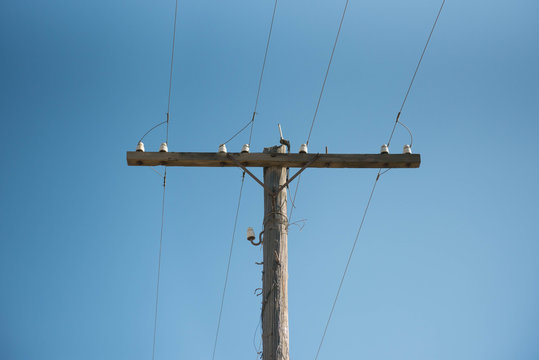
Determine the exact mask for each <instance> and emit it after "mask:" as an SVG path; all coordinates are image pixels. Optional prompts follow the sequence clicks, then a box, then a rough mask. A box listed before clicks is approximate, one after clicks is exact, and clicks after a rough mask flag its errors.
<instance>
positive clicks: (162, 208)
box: [152, 168, 167, 360]
mask: <svg viewBox="0 0 539 360" xmlns="http://www.w3.org/2000/svg"><path fill="white" fill-rule="evenodd" d="M166 189H167V168H165V175H164V176H163V201H162V205H161V235H160V236H159V261H158V262H157V286H156V290H155V316H154V320H153V346H152V360H153V359H155V335H156V333H157V308H158V306H159V282H160V279H161V253H162V250H163V227H164V224H165V193H166Z"/></svg>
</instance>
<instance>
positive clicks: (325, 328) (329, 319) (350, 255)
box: [315, 0, 445, 360]
mask: <svg viewBox="0 0 539 360" xmlns="http://www.w3.org/2000/svg"><path fill="white" fill-rule="evenodd" d="M444 4H445V0H443V1H442V5H441V6H440V10H439V11H438V14H437V16H436V20H435V21H434V24H433V26H432V29H431V31H430V34H429V37H428V39H427V42H426V44H425V47H424V48H423V52H422V53H421V57H420V58H419V61H418V63H417V66H416V68H415V71H414V75H413V77H412V81H411V82H410V85H409V86H408V90H407V91H406V95H405V97H404V100H403V102H402V105H401V107H400V110H399V113H398V115H397V120H396V121H395V124H394V125H393V130H392V132H391V136H390V137H389V141H388V142H387V144H388V146H389V143H390V142H391V138H392V137H393V133H394V131H395V127H396V126H397V124H398V123H399V117H400V114H401V111H402V109H403V108H404V104H405V103H406V99H407V98H408V94H409V93H410V89H411V87H412V85H413V83H414V79H415V76H416V75H417V71H418V69H419V66H420V65H421V61H422V60H423V56H424V55H425V51H426V50H427V46H428V44H429V41H430V38H431V36H432V33H433V32H434V28H435V27H436V24H437V22H438V18H439V17H440V13H441V12H442V9H443V6H444ZM401 125H403V126H404V127H405V128H406V129H407V130H408V131H409V132H410V130H409V129H408V127H406V126H405V125H404V124H402V123H401ZM410 136H412V133H411V132H410ZM387 171H389V169H387V170H385V171H384V172H382V169H381V168H380V169H379V170H378V174H377V175H376V179H375V181H374V184H373V186H372V189H371V193H370V195H369V200H368V201H367V205H366V206H365V210H364V211H363V217H362V218H361V223H360V224H359V228H358V230H357V233H356V237H355V239H354V244H353V246H352V249H351V250H350V253H349V255H348V260H347V262H346V266H345V268H344V272H343V274H342V277H341V280H340V282H339V287H338V289H337V294H336V295H335V299H334V300H333V304H332V306H331V311H330V313H329V316H328V320H327V322H326V326H325V327H324V333H323V334H322V338H321V340H320V344H319V345H318V350H317V352H316V356H315V360H317V359H318V355H319V354H320V349H321V348H322V344H323V343H324V339H325V337H326V332H327V329H328V326H329V323H330V322H331V318H332V316H333V311H334V310H335V305H336V304H337V300H338V299H339V295H340V293H341V289H342V285H343V282H344V279H345V277H346V274H347V272H348V268H349V266H350V261H351V260H352V256H353V254H354V250H355V248H356V245H357V242H358V240H359V235H360V233H361V230H362V229H363V224H364V223H365V218H366V216H367V212H368V210H369V206H370V204H371V200H372V198H373V195H374V190H375V189H376V184H377V183H378V180H380V176H381V175H382V174H385V173H386V172H387Z"/></svg>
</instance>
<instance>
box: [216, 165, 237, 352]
mask: <svg viewBox="0 0 539 360" xmlns="http://www.w3.org/2000/svg"><path fill="white" fill-rule="evenodd" d="M244 182H245V172H244V173H243V176H242V178H241V187H240V195H239V198H238V206H237V208H236V217H235V219H234V229H233V230H232V240H231V241H230V252H229V254H228V263H227V265H226V275H225V285H224V287H223V295H222V296H221V307H220V309H219V319H218V320H217V330H216V332H215V341H214V343H213V354H212V356H211V358H212V359H214V358H215V350H216V349H217V339H218V337H219V329H220V327H221V315H222V314H223V305H224V303H225V294H226V286H227V284H228V273H229V271H230V262H231V260H232V250H233V249H234V238H235V237H236V226H237V224H238V215H239V213H240V204H241V194H242V193H243V184H244Z"/></svg>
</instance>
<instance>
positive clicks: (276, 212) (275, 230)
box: [262, 146, 290, 360]
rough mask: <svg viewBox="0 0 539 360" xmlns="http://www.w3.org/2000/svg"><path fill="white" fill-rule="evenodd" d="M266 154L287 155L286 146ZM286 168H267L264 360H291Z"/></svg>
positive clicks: (268, 150)
mask: <svg viewBox="0 0 539 360" xmlns="http://www.w3.org/2000/svg"><path fill="white" fill-rule="evenodd" d="M264 152H265V153H286V148H285V147H284V146H274V147H271V148H265V149H264ZM285 182H286V168H285V167H274V166H272V167H265V168H264V184H265V185H266V188H267V189H264V238H263V240H264V243H263V246H264V274H263V281H262V288H263V291H262V294H263V300H262V345H263V347H262V351H263V353H262V359H263V360H289V359H290V354H289V348H288V343H289V336H288V218H287V207H286V196H287V194H286V189H283V190H282V191H281V192H279V193H278V194H277V195H275V196H274V195H273V194H272V193H270V192H269V191H268V189H271V191H274V192H275V191H276V190H277V189H278V188H279V186H280V185H282V184H284V183H285Z"/></svg>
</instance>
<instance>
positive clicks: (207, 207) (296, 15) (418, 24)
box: [0, 0, 539, 360]
mask: <svg viewBox="0 0 539 360" xmlns="http://www.w3.org/2000/svg"><path fill="white" fill-rule="evenodd" d="M439 5H440V1H426V0H412V1H407V2H402V1H396V0H383V1H355V0H351V2H350V5H349V9H348V13H347V15H346V18H345V21H344V25H343V29H342V34H341V38H340V40H339V44H338V46H337V50H336V53H335V58H334V62H333V67H332V69H331V72H330V74H329V78H328V82H327V86H326V91H325V94H324V97H323V99H322V102H321V105H320V111H319V114H318V120H317V123H316V125H315V128H314V131H313V135H312V139H311V143H310V151H311V152H320V151H323V149H324V147H325V146H328V147H329V151H330V152H334V153H374V152H377V151H378V150H379V147H380V145H381V144H382V143H383V142H385V141H386V140H387V138H388V136H389V132H390V130H391V126H392V123H393V121H394V118H395V115H396V113H397V111H398V108H399V106H400V103H401V101H402V98H403V96H404V93H405V90H406V87H407V86H408V83H409V81H410V78H411V75H412V72H413V70H414V67H415V65H416V62H417V60H418V58H419V55H420V53H421V50H422V47H423V45H424V43H425V40H426V37H427V35H428V32H429V30H430V27H431V25H432V22H433V20H434V17H435V15H436V12H437V10H438V7H439ZM343 7H344V0H343V1H331V0H314V1H313V0H310V1H307V0H297V1H281V2H280V3H279V6H278V9H277V14H276V19H275V25H274V33H273V38H272V43H271V47H270V52H269V56H268V63H267V68H266V74H265V79H264V83H263V87H262V92H261V100H260V105H259V115H258V116H257V119H256V123H255V128H254V136H253V142H252V151H257V152H258V151H261V150H262V149H263V147H265V146H270V145H275V144H276V143H277V142H278V131H277V123H281V124H282V126H283V130H284V133H285V136H286V137H287V138H289V139H290V140H291V142H292V147H293V150H294V151H297V149H298V147H299V145H300V144H301V143H302V142H304V141H305V139H306V137H307V134H308V129H309V125H310V121H311V119H312V116H313V113H314V109H315V105H316V100H317V96H318V93H319V91H320V86H321V84H322V80H323V75H324V71H325V68H326V66H327V62H328V59H329V55H330V51H331V47H332V44H333V40H334V37H335V34H336V30H337V26H338V22H339V19H340V15H341V12H342V9H343ZM272 8H273V1H272V0H258V1H245V0H244V1H239V0H230V1H217V0H206V1H180V8H179V14H178V29H177V43H176V58H175V69H174V77H173V88H172V105H171V124H170V141H169V147H170V150H171V151H216V150H217V146H218V145H219V144H220V143H221V142H222V141H224V140H225V139H226V138H228V137H229V136H231V135H232V134H233V133H234V132H235V131H236V130H237V129H239V128H240V127H241V126H243V124H245V123H246V122H247V121H248V120H249V119H250V116H251V112H252V108H253V105H254V100H255V95H256V87H257V81H258V76H259V71H260V66H261V62H262V56H263V53H264V48H265V40H266V36H267V31H268V26H269V21H270V19H271V12H272ZM173 10H174V2H173V1H172V0H167V1H139V0H135V1H118V0H107V1H103V0H96V1H66V0H63V1H62V0H51V1H46V2H42V1H27V0H17V1H15V0H7V1H3V2H2V3H1V5H0V120H1V122H2V131H0V141H1V144H2V148H3V153H4V155H5V156H4V157H3V159H2V161H3V164H2V171H1V176H0V202H1V207H0V211H1V212H0V358H1V359H4V360H19V359H20V360H23V359H24V360H26V359H40V360H49V359H50V360H64V359H66V360H68V359H69V360H72V359H77V360H86V359H87V360H96V359H100V360H106V359H114V360H118V359H126V360H127V359H129V360H131V359H151V351H152V333H153V316H154V301H155V281H156V273H157V258H158V244H159V230H160V221H161V217H160V216H161V214H160V208H161V190H162V184H161V179H160V178H159V177H158V176H157V175H156V174H155V173H154V172H152V171H151V170H150V169H148V168H131V167H128V166H127V164H126V161H125V152H126V151H127V150H134V148H135V146H136V143H137V141H138V139H139V138H140V136H142V134H144V132H145V131H146V130H147V129H148V128H150V127H151V126H153V125H154V124H156V123H158V122H160V121H163V120H164V117H165V113H166V105H167V92H168V74H169V61H170V45H171V38H172V22H173ZM538 13H539V4H538V3H537V2H536V1H531V0H516V1H512V2H501V1H486V0H479V1H462V0H457V1H454V0H448V2H447V3H446V7H445V9H444V12H443V13H442V16H441V18H440V21H439V23H438V27H437V29H436V31H435V33H434V35H433V38H432V41H431V45H430V47H429V49H428V51H427V54H426V56H425V58H424V61H423V65H422V67H421V69H420V71H419V74H418V76H417V78H416V82H415V85H414V88H413V89H412V92H411V94H410V97H409V98H408V102H407V104H406V107H405V109H404V112H403V114H402V117H401V120H402V121H403V122H404V123H406V124H407V125H408V126H409V127H410V128H411V129H412V131H413V133H414V140H415V141H414V149H413V150H414V152H417V153H421V155H422V165H421V168H420V169H418V170H393V171H390V172H389V173H387V174H386V175H384V176H383V177H382V179H381V182H380V183H379V185H378V187H377V191H376V193H375V195H374V199H373V203H372V206H371V209H370V212H369V214H368V216H367V219H366V223H365V226H364V229H363V232H362V234H361V237H360V240H359V244H358V248H357V249H356V253H355V255H354V257H353V259H352V263H351V266H350V270H349V273H348V276H347V278H346V280H345V283H344V287H343V291H342V293H341V297H340V299H339V302H338V304H337V307H336V310H335V313H334V316H333V320H332V322H331V324H330V326H329V330H328V333H327V337H326V340H325V343H324V346H323V348H322V351H321V353H320V357H319V359H321V360H322V359H328V360H329V359H384V360H392V359H395V360H400V359H413V360H432V359H438V360H454V359H462V360H466V359H470V360H472V359H473V360H497V359H499V360H506V359H519V360H532V359H538V358H539V342H538V341H537V334H538V333H539V261H538V258H539V232H538V230H537V223H538V221H539V212H538V210H537V204H538V202H539V192H538V190H537V184H539V166H538V162H537V148H538V146H537V143H536V137H537V136H536V135H537V132H538V131H539V125H538V122H537V114H538V113H539V101H538V100H539V90H538V85H537V84H538V82H539V76H538V75H539V67H538V64H539V23H538V22H537V14H538ZM247 137H248V134H246V133H244V134H242V135H241V136H239V137H238V138H237V139H235V140H234V141H233V142H231V143H230V144H229V146H228V147H229V150H230V151H239V149H240V147H241V145H242V144H243V143H245V142H247ZM145 140H146V141H145V143H146V149H147V150H150V151H155V150H157V148H158V146H159V143H160V142H162V141H163V140H164V132H163V129H158V130H156V131H154V132H153V133H152V134H151V135H150V136H148V137H147V138H146V139H145ZM407 142H408V135H407V133H406V132H405V131H404V130H403V129H398V132H397V133H396V136H395V138H394V140H393V146H392V148H391V151H392V152H400V151H401V149H402V145H403V144H405V143H407ZM168 173H169V177H168V186H167V199H166V217H165V232H164V238H163V259H162V273H161V274H162V278H161V294H160V307H159V319H158V331H157V351H156V359H163V360H164V359H211V353H212V346H213V341H214V334H215V328H216V325H217V316H218V313H219V304H220V297H221V290H222V286H223V281H224V274H225V269H226V261H227V256H228V249H229V246H230V238H231V233H232V224H233V219H234V212H235V205H236V202H237V196H238V191H239V187H240V179H241V171H239V170H238V169H234V168H227V169H203V168H173V169H169V172H168ZM257 173H260V171H257ZM375 174H376V172H375V171H374V170H320V169H319V170H314V169H311V170H308V171H306V173H305V176H303V179H302V185H301V188H300V191H299V195H298V199H297V209H296V211H295V214H294V217H295V219H296V220H299V219H306V224H305V227H304V228H303V230H302V231H299V229H296V228H295V227H293V228H291V231H290V234H289V260H290V261H289V271H290V273H289V295H290V298H289V302H290V304H289V305H290V306H289V307H290V342H291V345H290V349H291V357H292V358H293V359H313V358H314V355H315V353H316V349H317V347H318V343H319V341H320V338H321V336H322V332H323V328H324V325H325V322H326V319H327V316H328V314H329V311H330V307H331V303H332V301H333V298H334V295H335V292H336V290H337V286H338V281H339V279H340V277H341V274H342V272H343V269H344V266H345V262H346V258H347V256H348V253H349V250H350V248H351V246H352V243H353V240H354V236H355V233H356V231H357V227H358V225H359V221H360V218H361V215H362V211H363V208H364V205H365V203H366V200H367V198H368V195H369V190H370V186H371V185H372V182H373V180H374V177H375ZM262 205H263V204H262V193H261V189H260V187H259V185H257V184H256V183H254V181H252V180H250V179H247V180H246V185H245V190H244V193H243V201H242V205H241V210H240V218H239V221H238V234H237V238H236V244H235V247H234V253H233V258H232V265H231V269H230V280H229V285H228V292H227V297H226V299H225V307H224V311H223V319H222V325H221V336H220V338H219V342H218V346H217V352H216V359H247V360H249V359H255V358H256V354H255V351H254V348H253V335H254V332H255V329H256V326H257V323H258V319H259V311H260V297H257V296H255V295H254V294H253V292H254V290H255V289H256V288H258V287H260V286H261V283H260V276H261V274H260V270H261V269H260V267H259V266H258V265H256V264H255V261H260V259H261V253H260V249H259V248H255V247H253V246H251V245H250V244H249V243H248V242H247V241H246V240H245V230H246V228H247V227H248V226H252V227H254V228H255V231H257V232H258V231H260V230H261V226H262V213H263V206H262ZM255 340H256V339H255Z"/></svg>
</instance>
